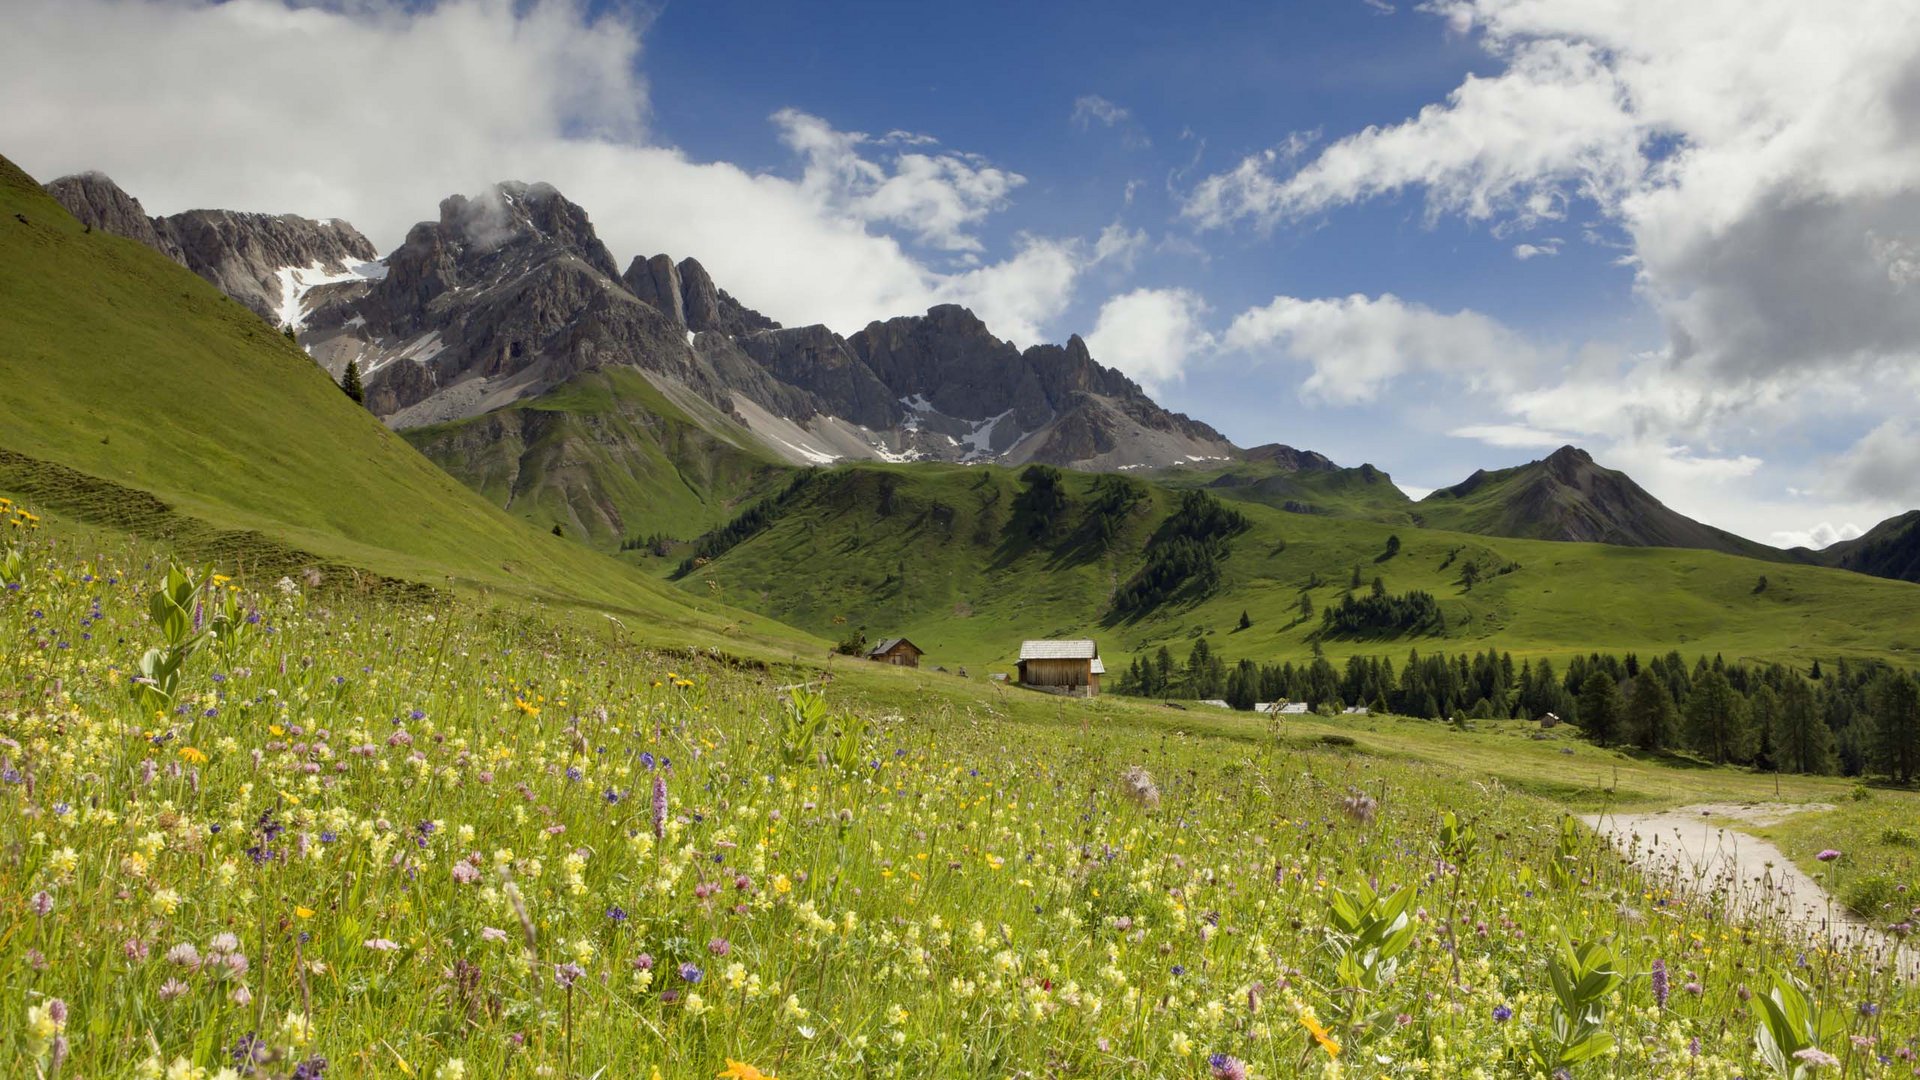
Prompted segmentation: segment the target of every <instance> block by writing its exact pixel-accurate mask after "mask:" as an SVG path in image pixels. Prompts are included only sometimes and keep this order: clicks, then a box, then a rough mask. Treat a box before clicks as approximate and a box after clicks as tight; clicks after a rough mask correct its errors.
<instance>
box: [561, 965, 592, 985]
mask: <svg viewBox="0 0 1920 1080" xmlns="http://www.w3.org/2000/svg"><path fill="white" fill-rule="evenodd" d="M586 974H587V969H586V968H583V967H581V966H580V965H579V964H573V963H567V964H555V965H553V981H554V982H555V983H557V984H559V986H560V989H562V990H571V989H573V984H574V983H575V982H576V981H577V980H579V979H581V978H584V977H585V976H586Z"/></svg>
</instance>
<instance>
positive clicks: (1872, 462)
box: [1831, 417, 1920, 506]
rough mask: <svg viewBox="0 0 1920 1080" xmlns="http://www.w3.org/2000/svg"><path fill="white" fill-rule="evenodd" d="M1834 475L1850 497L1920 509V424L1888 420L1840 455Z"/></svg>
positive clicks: (1903, 418)
mask: <svg viewBox="0 0 1920 1080" xmlns="http://www.w3.org/2000/svg"><path fill="white" fill-rule="evenodd" d="M1831 472H1832V474H1833V475H1834V477H1835V478H1836V479H1837V480H1838V481H1839V482H1840V483H1841V484H1842V485H1844V486H1845V489H1846V491H1847V492H1848V493H1849V494H1852V495H1855V496H1858V497H1861V498H1866V499H1883V500H1887V501H1890V502H1894V503H1897V504H1900V505H1902V506H1920V425H1916V424H1915V423H1914V422H1913V421H1912V420H1910V419H1907V418H1906V417H1896V418H1893V419H1890V420H1887V421H1886V422H1884V423H1882V424H1880V425H1879V426H1877V427H1875V428H1874V429H1873V430H1872V431H1869V432H1867V434H1866V435H1864V436H1862V437H1861V439H1860V441H1859V442H1856V443H1854V444H1853V446H1852V447H1850V448H1848V450H1847V451H1846V452H1845V453H1843V454H1841V455H1840V456H1839V458H1838V459H1837V460H1836V461H1834V462H1833V463H1832V468H1831Z"/></svg>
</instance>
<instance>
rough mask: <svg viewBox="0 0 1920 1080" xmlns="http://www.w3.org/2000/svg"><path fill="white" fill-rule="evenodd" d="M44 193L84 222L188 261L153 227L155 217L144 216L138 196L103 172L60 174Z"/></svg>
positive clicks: (145, 214) (177, 248) (173, 258)
mask: <svg viewBox="0 0 1920 1080" xmlns="http://www.w3.org/2000/svg"><path fill="white" fill-rule="evenodd" d="M47 194H49V195H52V196H53V197H54V199H55V201H57V202H59V203H60V205H62V206H64V207H66V208H67V212H68V213H70V214H72V215H73V216H74V217H76V218H79V219H80V221H81V223H82V224H84V225H87V226H90V227H92V228H95V229H99V230H101V231H102V232H109V233H112V234H114V235H115V236H124V237H126V238H127V239H129V240H137V241H139V242H140V243H142V244H145V245H147V246H148V247H150V248H152V249H154V250H155V251H158V252H160V253H161V254H163V255H165V256H167V257H168V258H170V259H172V260H173V261H175V262H177V263H182V264H184V263H185V262H186V261H187V260H186V256H185V255H183V254H182V253H181V251H180V246H179V245H178V244H175V243H174V242H173V241H172V240H171V239H170V238H168V237H166V236H163V235H161V233H160V230H158V229H156V228H154V224H153V222H154V219H153V218H151V217H148V216H147V211H146V208H145V207H143V206H141V205H140V200H139V199H136V198H134V197H133V196H131V195H129V194H127V193H126V192H125V191H123V190H122V189H121V187H120V185H119V184H116V183H114V182H113V178H112V177H109V176H108V175H107V174H106V173H103V172H83V173H75V174H74V175H72V176H63V177H61V178H60V179H58V180H55V181H54V182H53V183H51V184H48V185H47Z"/></svg>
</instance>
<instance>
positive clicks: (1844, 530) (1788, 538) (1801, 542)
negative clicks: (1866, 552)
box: [1768, 521, 1861, 551]
mask: <svg viewBox="0 0 1920 1080" xmlns="http://www.w3.org/2000/svg"><path fill="white" fill-rule="evenodd" d="M1860 533H1861V529H1860V526H1858V525H1855V524H1854V523H1852V522H1850V521H1849V522H1846V523H1844V524H1840V525H1835V524H1834V523H1832V522H1831V521H1822V522H1820V523H1819V524H1818V525H1815V526H1813V527H1812V528H1811V529H1786V530H1775V531H1774V532H1773V533H1772V534H1771V537H1770V539H1769V540H1768V543H1771V544H1773V545H1774V546H1775V547H1804V548H1812V549H1814V550H1815V551H1818V550H1820V549H1821V548H1825V547H1831V546H1832V545H1834V544H1837V543H1839V542H1840V541H1842V540H1852V539H1854V538H1856V537H1858V536H1859V535H1860Z"/></svg>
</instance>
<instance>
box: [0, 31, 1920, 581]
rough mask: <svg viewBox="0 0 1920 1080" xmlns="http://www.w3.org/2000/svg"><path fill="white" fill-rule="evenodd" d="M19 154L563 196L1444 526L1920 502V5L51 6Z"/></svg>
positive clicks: (277, 191)
mask: <svg viewBox="0 0 1920 1080" xmlns="http://www.w3.org/2000/svg"><path fill="white" fill-rule="evenodd" d="M13 7H14V9H15V10H13V11H12V12H11V13H10V30H12V31H13V32H12V33H10V34H9V35H8V36H7V39H6V40H5V41H0V93H5V94H6V95H7V100H9V101H10V102H13V103H15V105H14V107H12V108H10V109H9V110H8V111H7V113H6V114H5V115H3V116H0V152H5V153H7V154H9V156H12V157H14V158H15V159H16V160H18V161H20V162H21V163H22V164H23V165H24V166H26V167H27V168H28V169H29V170H31V171H33V172H35V173H36V174H37V175H42V176H49V177H50V176H54V175H59V174H61V173H64V172H68V171H74V170H76V169H80V168H102V169H104V170H106V171H107V172H109V173H110V174H111V175H113V176H114V177H115V178H116V179H118V180H119V181H120V182H121V183H122V184H123V185H124V186H126V187H127V188H128V189H129V190H131V191H133V192H134V193H135V194H136V195H138V196H140V197H141V198H142V199H143V200H145V201H146V203H147V204H148V206H149V209H151V210H154V211H161V212H165V211H172V210H177V209H183V208H186V207H189V206H204V205H217V206H227V207H233V208H238V209H256V210H273V211H294V212H298V213H302V214H308V215H312V216H339V217H344V218H346V219H348V220H350V221H353V222H354V223H356V224H357V225H359V226H360V227H361V228H362V229H363V230H364V231H366V232H367V233H368V234H369V236H370V237H372V238H373V239H374V240H375V242H376V244H378V245H379V246H381V247H383V248H385V247H390V246H392V245H393V244H396V243H397V242H398V241H399V239H400V237H401V236H402V235H403V234H404V231H405V228H406V226H407V224H408V223H410V222H412V221H415V220H418V219H420V218H424V217H428V216H431V215H432V213H433V207H434V205H435V203H436V202H437V201H438V199H439V198H440V197H441V196H443V195H445V194H448V193H451V192H454V191H474V190H478V189H479V187H481V186H483V185H484V184H486V183H489V182H491V181H493V180H499V179H524V180H547V181H550V182H552V183H554V184H556V185H557V186H558V187H560V188H561V190H562V191H564V192H566V193H567V194H568V195H569V196H570V197H572V198H573V199H575V201H578V202H580V203H581V204H583V205H584V206H586V207H587V209H588V210H589V211H590V212H591V213H592V214H593V216H594V220H595V222H596V225H597V226H598V227H599V229H600V231H601V234H602V236H603V238H604V239H606V240H607V242H608V244H609V246H610V247H611V248H612V249H613V251H614V254H615V256H616V257H617V258H619V259H621V260H623V261H624V260H625V259H627V258H629V257H631V256H633V255H636V254H640V255H646V254H652V253H653V252H655V251H667V252H669V253H670V254H673V255H675V256H676V257H679V256H684V255H695V256H697V257H699V258H700V259H701V260H702V262H704V263H705V264H706V265H707V266H708V268H709V269H710V270H712V271H713V272H714V274H715V276H716V278H717V279H718V280H719V281H720V283H721V284H722V285H723V286H724V287H726V288H728V289H729V290H730V291H732V292H734V293H735V294H736V295H738V296H739V297H740V298H742V299H743V300H745V301H746V302H748V303H750V304H753V305H754V306H757V307H760V308H762V309H763V310H765V311H767V312H768V313H769V314H771V315H773V316H775V317H776V318H779V319H781V320H782V321H785V322H789V323H796V322H808V321H824V322H827V323H828V324H829V325H832V326H834V327H835V328H836V329H839V330H841V331H843V332H850V331H852V330H855V329H858V327H859V326H860V325H862V324H864V322H865V321H867V320H869V319H872V318H877V317H884V316H887V315H893V314H903V313H912V312H916V311H919V310H923V309H924V308H925V307H926V306H928V305H930V304H932V303H936V302H948V301H952V302H960V303H966V304H968V305H969V306H971V307H973V308H974V309H975V310H976V311H977V312H978V313H980V314H981V315H982V316H983V317H985V318H986V319H987V320H988V322H989V323H990V325H992V326H993V327H994V328H995V329H996V331H997V332H999V333H1001V334H1002V335H1003V336H1006V337H1009V338H1011V339H1014V340H1015V341H1017V342H1020V343H1022V344H1025V343H1028V342H1030V341H1035V340H1056V341H1057V340H1063V339H1064V338H1065V337H1066V336H1067V335H1068V334H1070V333H1075V332H1078V333H1081V334H1082V335H1083V336H1086V337H1087V338H1088V340H1089V343H1090V344H1091V345H1092V346H1093V349H1094V353H1095V355H1096V357H1097V358H1099V359H1101V360H1103V361H1105V362H1107V363H1110V364H1113V365H1115V366H1118V367H1120V368H1122V369H1123V370H1125V371H1127V372H1128V373H1129V374H1132V375H1134V376H1135V377H1136V378H1137V379H1139V380H1140V381H1142V382H1143V383H1145V384H1146V385H1147V386H1148V388H1149V390H1150V391H1151V392H1152V393H1153V394H1154V395H1155V396H1156V397H1157V398H1159V399H1160V400H1161V401H1162V402H1163V403H1165V404H1167V405H1169V406H1171V407H1173V408H1177V409H1180V410H1182V411H1185V412H1188V413H1190V414H1192V415H1194V416H1197V417H1199V418H1201V419H1204V420H1207V421H1209V422H1211V423H1213V424H1214V425H1216V426H1217V427H1219V428H1221V429H1222V430H1223V431H1224V432H1226V433H1227V434H1228V435H1229V436H1230V437H1231V438H1233V439H1234V440H1235V441H1236V442H1239V443H1241V444H1242V445H1252V444H1256V443H1261V442H1268V441H1280V442H1286V443H1290V444H1293V445H1296V446H1301V447H1307V448H1312V449H1317V450H1320V451H1322V452H1325V453H1327V454H1329V455H1331V456H1332V457H1334V458H1335V459H1336V460H1338V461H1341V462H1344V463H1353V464H1357V463H1359V462H1361V461H1370V462H1372V463H1374V464H1376V465H1378V466H1380V467H1382V468H1385V469H1387V470H1388V471H1390V472H1391V473H1392V474H1393V475H1394V476H1395V478H1396V479H1397V480H1398V481H1400V482H1401V483H1402V485H1403V486H1405V487H1408V488H1410V489H1412V490H1415V491H1418V490H1421V489H1425V488H1430V487H1434V486H1439V485H1443V484H1448V483H1452V482H1455V481H1457V480H1459V479H1461V478H1464V477H1465V476H1466V475H1467V474H1468V473H1469V472H1471V471H1472V470H1473V469H1474V468H1476V467H1482V466H1484V467H1497V466H1502V465H1508V464H1514V463H1517V462H1520V461H1525V460H1528V459H1530V458H1534V457H1538V456H1541V455H1543V454H1544V453H1545V452H1547V451H1549V450H1551V449H1552V448H1553V447H1554V446H1556V445H1559V443H1561V442H1575V443H1578V444H1579V445H1582V446H1585V447H1587V448H1588V449H1589V450H1591V451H1592V452H1593V453H1594V454H1595V456H1596V457H1597V458H1598V459H1599V460H1600V461H1601V462H1602V463H1604V464H1611V465H1614V466H1616V467H1620V468H1624V469H1626V470H1627V471H1628V472H1630V473H1631V474H1633V475H1634V476H1635V477H1636V478H1637V479H1639V480H1641V482H1642V483H1643V484H1645V485H1646V486H1647V487H1649V488H1650V489H1651V490H1653V492H1654V493H1655V494H1656V495H1658V496H1660V497H1661V498H1663V499H1665V500H1667V501H1668V502H1669V503H1671V504H1672V505H1674V506H1675V507H1676V508H1678V509H1680V510H1682V511H1683V512H1686V513H1690V514H1693V515H1695V516H1697V517H1701V518H1703V519H1705V520H1708V521H1711V522H1713V523H1715V524H1719V525H1722V526H1723V527H1727V528H1731V529H1734V530H1736V531H1739V532H1742V533H1744V534H1746V535H1749V536H1753V537H1755V538H1757V539H1761V540H1766V541H1769V542H1774V543H1781V544H1790V543H1803V542H1814V543H1822V542H1828V541H1831V540H1832V539H1835V538H1837V537H1842V536H1847V535H1851V534H1853V533H1855V532H1857V531H1858V530H1860V529H1862V528H1864V527H1866V526H1869V525H1871V524H1872V523H1873V522H1874V521H1876V520H1879V519H1880V518H1881V517H1884V516H1887V515H1889V514H1891V513H1894V512H1897V511H1899V510H1903V509H1907V508H1910V507H1912V506H1915V505H1920V481H1916V479H1915V477H1916V476H1920V424H1916V423H1915V420H1914V417H1913V413H1914V410H1913V409H1912V408H1911V403H1912V402H1913V401H1914V400H1915V398H1916V390H1920V381H1917V380H1916V375H1915V372H1916V370H1920V365H1917V364H1916V363H1915V360H1916V359H1920V350H1916V349H1915V348H1914V343H1915V342H1920V295H1915V293H1916V292H1920V149H1916V148H1917V147H1920V140H1916V139H1915V138H1913V133H1914V132H1915V131H1920V95H1915V94H1914V93H1912V90H1911V85H1912V78H1911V72H1912V71H1913V70H1916V68H1917V67H1920V8H1916V7H1915V6H1914V5H1912V4H1910V3H1905V2H1901V0H1860V2H1858V3H1853V4H1849V5H1844V6H1837V5H1820V6H1818V7H1811V6H1809V5H1806V4H1804V3H1800V2H1798V0H1695V2H1694V3H1690V4H1688V5H1681V6H1676V5H1673V4H1671V3H1670V0H1426V2H1425V3H1422V4H1419V5H1417V6H1416V5H1413V4H1404V3H1402V4H1397V5H1396V4H1391V3H1387V2H1385V0H1380V2H1370V0H1313V2H1296V3H1265V4H1250V3H1216V4H1207V5H1196V6H1194V7H1195V8H1197V10H1194V9H1185V10H1183V9H1178V8H1175V7H1172V6H1169V5H1165V4H1143V3H1142V4H1136V3H1125V4H1112V3H1106V4H1096V3H1082V2H1066V3H1045V4H1007V3H992V2H983V3H975V4H971V5H964V6H956V5H922V4H900V3H857V4H856V3H841V4H825V3H815V4H806V5H792V4H762V3H747V2H744V0H706V2H700V3H694V2H683V3H668V4H665V5H661V6H644V7H643V6H640V5H635V4H629V3H619V2H613V0H597V2H594V3H591V4H589V3H587V2H586V0H438V2H433V0H324V2H294V0H227V2H224V3H213V4H208V3H202V2H200V0H17V3H16V4H14V5H13Z"/></svg>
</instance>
